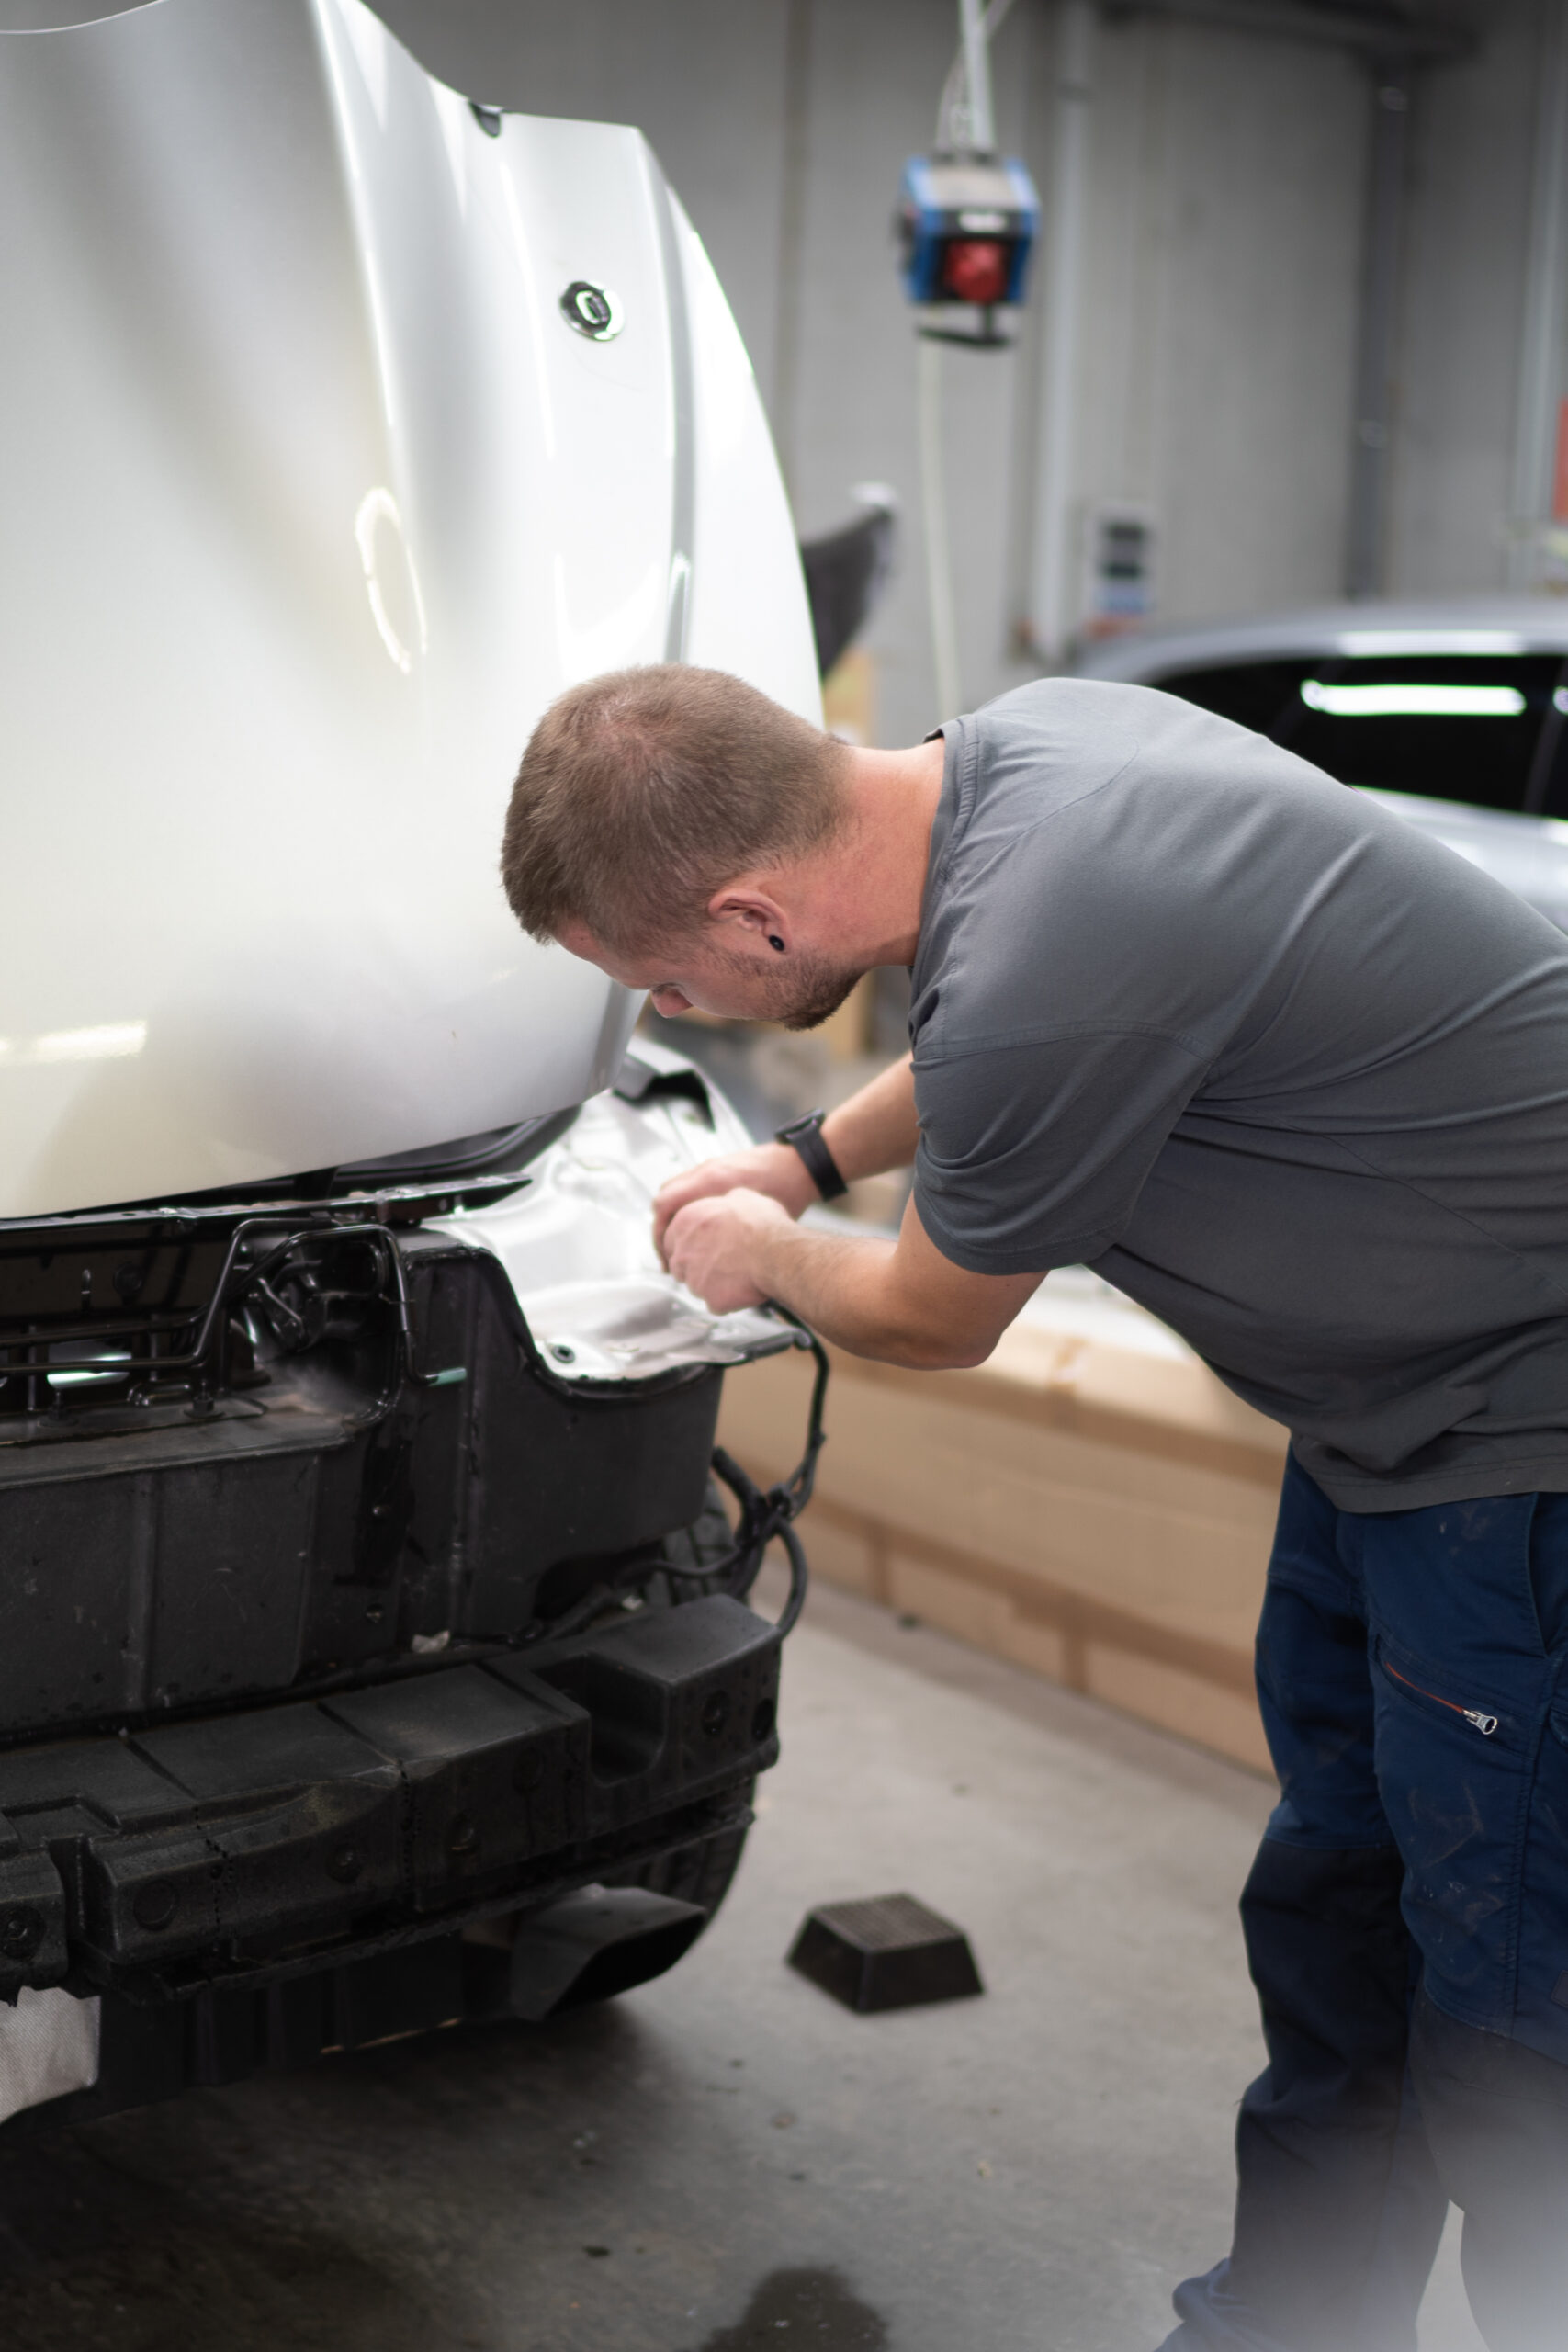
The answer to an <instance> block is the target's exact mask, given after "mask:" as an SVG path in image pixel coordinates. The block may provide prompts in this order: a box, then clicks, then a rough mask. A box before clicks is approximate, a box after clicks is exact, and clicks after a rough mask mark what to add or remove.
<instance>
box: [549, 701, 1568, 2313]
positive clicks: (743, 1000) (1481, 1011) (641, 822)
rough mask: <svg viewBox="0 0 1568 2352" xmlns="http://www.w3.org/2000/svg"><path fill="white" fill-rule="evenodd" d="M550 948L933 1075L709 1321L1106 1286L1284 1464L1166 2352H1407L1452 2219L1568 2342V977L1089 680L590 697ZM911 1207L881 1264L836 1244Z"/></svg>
mask: <svg viewBox="0 0 1568 2352" xmlns="http://www.w3.org/2000/svg"><path fill="white" fill-rule="evenodd" d="M503 874H504V878H505V882H506V887H507V890H508V894H509V897H510V899H511V901H512V905H513V909H514V910H515V912H516V914H517V916H518V919H519V921H520V922H522V923H523V924H524V925H525V928H526V929H527V930H528V931H530V932H531V933H534V934H535V935H536V937H539V938H545V939H556V940H559V941H560V942H561V943H562V944H564V945H565V946H567V947H568V948H570V950H571V951H572V953H573V954H575V955H578V956H584V957H586V958H587V959H588V960H589V961H591V962H592V963H593V964H595V965H597V966H598V967H600V968H601V969H602V970H604V971H605V972H607V973H609V974H610V975H611V976H612V977H613V978H615V979H617V980H620V981H623V982H624V983H625V984H626V986H628V987H630V988H634V989H648V990H649V992H650V994H651V996H652V998H653V1001H654V1003H655V1004H656V1005H657V1006H658V1008H659V1009H660V1012H668V1013H675V1012H683V1011H685V1010H686V1009H687V1008H688V1007H694V1008H697V1009H700V1010H702V1011H704V1012H714V1013H721V1014H728V1015H732V1016H736V1017H739V1018H744V1019H761V1020H773V1021H783V1022H784V1023H786V1024H788V1025H789V1026H791V1027H795V1028H808V1027H810V1026H812V1025H813V1024H814V1023H818V1022H819V1021H821V1020H823V1019H824V1018H826V1016H827V1015H828V1014H829V1012H832V1011H833V1010H834V1009H835V1007H836V1006H837V1005H839V1004H840V1003H841V1002H842V1001H843V999H844V998H845V996H846V995H847V994H848V992H849V990H850V989H852V987H853V986H854V983H855V982H856V980H857V979H858V978H860V977H861V975H862V974H863V973H864V972H868V971H870V970H872V969H873V968H874V967H876V966H879V965H885V964H887V965H892V964H902V965H907V966H908V967H909V970H910V976H911V985H912V1006H911V1011H910V1016H909V1035H910V1040H911V1044H912V1047H913V1050H912V1052H911V1054H910V1056H909V1057H908V1060H906V1061H904V1062H901V1063H900V1064H898V1065H897V1068H895V1069H889V1070H887V1071H886V1072H885V1073H884V1074H883V1075H882V1076H881V1077H880V1078H878V1079H876V1080H874V1081H873V1082H872V1083H871V1084H870V1085H869V1086H867V1087H865V1088H864V1089H863V1091H861V1092H860V1093H859V1094H857V1095H855V1096H854V1097H853V1098H852V1100H851V1101H849V1102H848V1103H844V1104H843V1105H842V1106H841V1107H840V1109H838V1110H836V1111H834V1112H833V1113H832V1114H830V1116H829V1117H828V1118H827V1120H826V1121H824V1122H821V1123H820V1125H819V1126H818V1125H808V1126H807V1129H806V1131H805V1132H803V1133H798V1134H797V1135H796V1136H795V1137H794V1139H792V1140H786V1141H775V1142H773V1143H767V1144H761V1145H759V1146H758V1147H757V1148H755V1149H754V1150H751V1151H747V1152H742V1153H739V1154H735V1155H730V1156H728V1157H727V1158H724V1159H714V1160H711V1161H709V1162H707V1163H706V1164H705V1166H703V1167H700V1168H697V1169H695V1170H693V1171H692V1172H691V1173H690V1174H689V1175H686V1176H683V1177H681V1178H679V1179H677V1180H676V1181H675V1182H673V1183H671V1184H670V1185H668V1186H666V1188H665V1190H664V1192H663V1193H661V1194H660V1199H659V1203H658V1208H657V1215H656V1237H657V1239H658V1241H659V1245H660V1250H661V1252H662V1255H663V1257H664V1259H665V1261H666V1262H667V1264H668V1265H669V1267H670V1269H671V1272H673V1273H675V1274H676V1275H678V1276H679V1277H680V1279H681V1280H682V1282H684V1283H687V1284H688V1285H689V1286H690V1287H691V1289H692V1290H694V1292H696V1293H697V1294H698V1295H700V1296H701V1297H702V1298H703V1299H705V1301H706V1303H707V1305H708V1306H710V1307H711V1308H713V1309H715V1310H716V1311H724V1310H726V1309H728V1308H733V1307H739V1306H753V1305H755V1304H757V1303H758V1302H759V1301H761V1300H763V1299H776V1300H779V1301H781V1302H782V1303H783V1304H784V1306H788V1307H790V1308H792V1309H793V1310H794V1311H795V1313H796V1314H797V1315H800V1316H801V1317H804V1318H805V1319H806V1320H807V1322H808V1323H810V1324H812V1325H813V1326H814V1327H815V1328H816V1329H818V1330H819V1331H821V1332H823V1333H824V1334H825V1335H826V1336H827V1337H828V1338H829V1339H830V1340H835V1341H836V1342H837V1343H838V1344H839V1345H840V1347H843V1348H846V1349H849V1350H851V1351H853V1352H855V1353H858V1354H861V1355H866V1356H873V1357H876V1358H879V1359H881V1360H882V1361H884V1362H887V1363H900V1364H908V1365H913V1366H916V1367H933V1368H934V1367H940V1366H943V1365H959V1364H976V1363H981V1362H982V1361H983V1360H984V1358H985V1357H986V1356H987V1354H988V1353H989V1352H990V1351H991V1349H992V1348H993V1347H994V1346H995V1344H996V1342H997V1340H998V1337H999V1335H1000V1334H1001V1332H1002V1331H1004V1330H1005V1329H1006V1328H1007V1326H1008V1325H1009V1324H1010V1322H1011V1320H1012V1318H1013V1317H1014V1316H1015V1315H1016V1314H1017V1313H1018V1311H1019V1309H1020V1307H1021V1306H1022V1305H1023V1303H1024V1301H1025V1300H1026V1299H1027V1298H1028V1297H1029V1295H1031V1293H1032V1291H1033V1290H1034V1289H1035V1287H1036V1285H1037V1284H1038V1283H1039V1281H1040V1279H1041V1277H1042V1275H1043V1274H1044V1273H1046V1272H1048V1271H1049V1270H1050V1269H1051V1268H1052V1267H1053V1266H1065V1265H1070V1264H1077V1263H1080V1262H1081V1263H1085V1264H1088V1265H1090V1266H1092V1267H1093V1268H1094V1269H1095V1270H1096V1272H1099V1273H1100V1274H1102V1275H1103V1276H1104V1277H1105V1279H1106V1280H1107V1281H1108V1282H1111V1283H1114V1284H1115V1285H1116V1287H1117V1288H1118V1289H1120V1290H1122V1291H1125V1292H1126V1293H1127V1294H1128V1295H1130V1296H1131V1297H1133V1298H1134V1299H1137V1300H1138V1301H1139V1302H1140V1303H1141V1304H1142V1305H1143V1306H1146V1307H1148V1308H1149V1309H1150V1310H1151V1311H1152V1312H1153V1313H1154V1314H1156V1315H1157V1316H1159V1317H1162V1318H1163V1320H1164V1321H1165V1322H1167V1323H1168V1324H1169V1325H1171V1326H1172V1327H1173V1328H1174V1329H1176V1330H1177V1331H1179V1332H1180V1333H1181V1334H1182V1335H1183V1337H1184V1338H1185V1339H1187V1340H1189V1341H1190V1343H1191V1345H1192V1346H1193V1347H1194V1348H1195V1349H1197V1351H1199V1353H1200V1354H1201V1356H1202V1357H1203V1358H1204V1359H1205V1360H1206V1362H1207V1363H1209V1364H1210V1365H1211V1366H1212V1367H1213V1370H1214V1372H1215V1373H1216V1374H1218V1375H1219V1377H1220V1378H1221V1379H1222V1380H1224V1382H1225V1383H1226V1384H1227V1385H1228V1386H1230V1387H1231V1388H1233V1389H1235V1391H1236V1393H1237V1394H1238V1395H1240V1396H1241V1397H1245V1398H1246V1399H1247V1401H1248V1403H1250V1404H1252V1405H1254V1406H1256V1407H1257V1408H1258V1409H1259V1410H1260V1411H1262V1412H1264V1413H1267V1414H1270V1415H1272V1416H1273V1418H1274V1419H1276V1420H1279V1421H1281V1422H1283V1423H1284V1424H1285V1426H1286V1427H1287V1428H1288V1429H1289V1430H1290V1431H1291V1439H1292V1442H1291V1452H1290V1458H1289V1464H1288V1467H1287V1469H1286V1472H1285V1481H1284V1491H1283V1494H1282V1497H1281V1500H1280V1521H1279V1529H1278V1534H1277V1537H1276V1542H1275V1547H1274V1554H1273V1558H1272V1561H1271V1564H1270V1567H1269V1585H1268V1594H1267V1598H1266V1600H1265V1602H1264V1608H1263V1618H1262V1623H1261V1626H1260V1628H1259V1633H1258V1694H1259V1698H1260V1701H1261V1704H1262V1709H1263V1715H1264V1720H1265V1723H1266V1724H1267V1727H1268V1733H1269V1744H1270V1747H1271V1750H1272V1753H1273V1757H1274V1760H1275V1764H1276V1766H1277V1768H1278V1771H1279V1775H1280V1804H1279V1805H1278V1806H1277V1808H1276V1810H1275V1812H1274V1815H1273V1816H1272V1818H1271V1820H1270V1823H1269V1831H1268V1834H1267V1836H1266V1837H1265V1838H1264V1841H1263V1844H1262V1847H1261V1849H1260V1850H1259V1852H1258V1860H1257V1862H1256V1863H1255V1865H1254V1868H1253V1871H1252V1874H1251V1877H1250V1878H1249V1880H1248V1882H1247V1889H1246V1892H1245V1894H1244V1895H1243V1898H1242V1909H1243V1916H1244V1920H1245V1925H1246V1932H1247V1950H1248V1954H1249V1958H1250V1961H1251V1966H1252V1973H1253V1976H1254V1979H1255V1981H1256V1983H1257V1985H1258V1991H1259V1994H1260V1996H1261V2000H1262V2006H1263V2019H1264V2028H1265V2033H1266V2037H1267V2042H1268V2051H1269V2064H1268V2066H1267V2067H1266V2069H1265V2071H1264V2073H1263V2074H1262V2075H1260V2076H1259V2077H1258V2080H1257V2082H1255V2083H1254V2084H1253V2085H1252V2086H1251V2087H1250V2089H1249V2090H1248V2091H1247V2094H1246V2097H1245V2098H1244V2099H1243V2102H1242V2108H1241V2116H1240V2122H1239V2127H1238V2131H1237V2165H1238V2195H1237V2202H1236V2215H1235V2237H1234V2243H1233V2245H1232V2248H1231V2252H1230V2255H1229V2256H1228V2257H1227V2258H1226V2259H1225V2260H1224V2261H1222V2262H1220V2263H1219V2264H1217V2265H1216V2266H1215V2267H1214V2268H1213V2270H1211V2271H1210V2272H1209V2273H1208V2275H1207V2276H1206V2277H1204V2278H1194V2279H1190V2280H1188V2281H1187V2283H1186V2284H1185V2285H1184V2286H1182V2287H1181V2288H1179V2290H1178V2292H1177V2297H1176V2307H1177V2312H1178V2315H1179V2325H1178V2327H1177V2329H1176V2331H1175V2333H1174V2334H1173V2335H1171V2336H1170V2337H1169V2338H1168V2344H1167V2347H1166V2352H1219V2347H1222V2346H1224V2347H1227V2352H1404V2347H1413V2346H1414V2345H1415V2341H1416V2333H1415V2329H1416V2308H1417V2306H1418V2304H1419V2301H1420V2298H1421V2292H1422V2289H1423V2286H1424V2284H1425V2281H1426V2278H1427V2273H1428V2271H1429V2268H1430V2266H1431V2262H1432V2258H1433V2256H1434V2253H1435V2251H1436V2248H1437V2245H1438V2236H1439V2233H1440V2232H1441V2229H1442V2226H1443V2221H1444V2216H1445V2213H1446V2211H1447V2207H1448V2204H1449V2202H1450V2199H1451V2200H1452V2201H1453V2202H1454V2203H1456V2204H1458V2205H1460V2206H1461V2207H1462V2208H1463V2211H1464V2216H1465V2223H1464V2268H1465V2278H1466V2284H1467V2286H1468V2289H1469V2292H1470V2297H1471V2301H1472V2308H1473V2310H1474V2312H1475V2316H1476V2320H1477V2323H1478V2324H1479V2326H1480V2328H1481V2330H1482V2333H1483V2335H1484V2337H1485V2339H1486V2342H1487V2344H1488V2346H1490V2347H1491V2352H1562V2346H1564V2345H1568V941H1565V940H1564V939H1563V938H1562V936H1561V935H1560V934H1559V933H1557V932H1556V931H1555V930H1554V929H1553V928H1552V927H1551V924H1550V923H1548V922H1546V921H1545V919H1544V918H1543V917H1542V916H1540V915H1539V914H1536V913H1534V912H1532V911H1531V910H1529V908H1527V907H1525V906H1524V905H1523V904H1522V903H1521V902H1520V901H1519V900H1517V899H1515V898H1513V897H1512V896H1511V895H1510V894H1509V893H1508V892H1507V891H1506V889H1504V888H1502V886H1501V885H1500V884H1498V883H1496V882H1495V881H1493V880H1491V879H1489V878H1488V877H1487V876H1484V875H1483V874H1481V873H1479V872H1478V871H1477V870H1476V869H1475V868H1474V867H1472V866H1471V865H1467V864H1466V863H1465V862H1464V861H1463V860H1462V859H1461V858H1459V857H1457V856H1455V855H1454V854H1452V853H1451V852H1450V851H1449V850H1448V849H1446V848H1444V847H1442V846H1441V845H1440V844H1439V843H1438V842H1434V841H1432V840H1430V839H1428V838H1427V837H1426V836H1424V835H1423V834H1421V833H1419V832H1417V831H1415V830H1414V829H1412V828H1410V827H1408V826H1406V825H1404V824H1403V823H1402V822H1401V821H1400V820H1399V819H1398V818H1396V817H1394V816H1393V815H1392V814H1390V813H1389V812H1387V811H1386V810H1384V809H1382V808H1380V807H1379V806H1377V805H1376V804H1375V803H1374V802H1373V801H1371V800H1370V799H1368V798H1366V797H1363V796H1361V795H1359V794H1358V793H1355V792H1353V791H1350V790H1348V789H1347V788H1346V787H1344V786H1341V785H1339V784H1337V783H1334V782H1333V781H1331V780H1330V778H1329V777H1327V776H1326V775H1323V774H1322V773H1321V772H1320V771H1318V770H1317V769H1315V768H1313V767H1310V766H1308V765H1307V764H1306V763H1304V762H1303V761H1301V760H1299V759H1296V758H1294V757H1293V756H1292V754H1291V753H1290V752H1284V751H1280V750H1279V749H1278V748H1277V747H1275V746H1274V745H1273V744H1271V743H1269V742H1268V741H1266V740H1264V739H1263V738H1261V737H1259V736H1257V735H1253V734H1250V733H1248V732H1247V730H1246V729H1243V728H1240V727H1236V726H1233V725H1232V724H1231V723H1230V722H1229V721H1227V720H1225V719H1222V718H1213V717H1211V716H1210V715H1208V714H1207V713H1205V712H1201V711H1199V710H1196V709H1193V708H1191V707H1189V706H1188V705H1186V704H1184V703H1181V702H1179V701H1176V700H1173V699H1171V698H1170V697H1168V696H1167V695H1160V694H1156V693H1151V692H1148V691H1146V690H1145V689H1144V688H1141V687H1136V686H1122V685H1109V684H1090V683H1087V682H1083V681H1075V680H1065V679H1053V680H1048V681H1043V682H1042V683H1040V684H1033V685H1029V686H1025V687H1022V688H1021V689H1020V690H1019V691H1018V692H1017V693H1015V694H1010V695H1004V696H1003V697H1002V699H1001V700H1000V701H998V702H995V703H992V704H990V705H989V706H988V707H987V708H985V709H984V710H981V711H979V712H976V713H975V714H974V715H973V716H970V717H967V718H956V719H953V721H951V722H950V723H949V724H948V725H947V726H946V727H945V728H944V729H942V732H941V734H940V736H937V737H934V738H932V739H931V741H927V742H925V743H921V744H919V745H916V746H914V747H913V748H912V749H909V750H907V751H897V752H885V751H862V750H850V749H847V748H846V747H845V746H843V745H841V744H839V743H835V742H833V741H830V740H829V738H828V737H826V736H824V735H822V734H819V733H818V731H817V730H816V729H813V728H812V727H810V726H808V725H807V724H806V723H805V722H804V721H803V720H801V719H798V718H794V717H792V716H791V715H789V714H788V713H787V712H785V711H784V710H781V709H779V708H778V707H776V706H774V705H773V704H772V703H771V702H769V701H768V700H767V699H766V698H765V697H764V696H763V695H760V694H758V693H756V692H755V691H754V690H753V689H752V688H750V687H749V686H746V685H744V684H741V683H740V682H739V680H737V679H734V678H730V677H727V676H723V675H721V674H719V673H716V672H711V671H703V670H695V669H687V668H683V667H668V668H649V669H645V670H633V671H626V672H622V673H617V674H615V675H613V676H609V677H604V678H598V679H595V680H592V682H590V683H589V684H586V685H582V686H580V687H577V688H575V689H573V690H572V691H571V692H570V693H569V694H567V695H563V696H562V698H561V700H560V701H559V702H558V703H557V704H556V705H555V707H553V708H552V709H551V710H550V711H548V712H547V714H546V716H545V718H543V719H542V720H541V722H540V724H539V726H538V728H537V729H536V732H535V735H534V737H533V740H532V741H531V742H530V743H529V745H528V749H527V752H526V753H525V758H524V761H523V764H522V769H521V772H520V774H519V775H518V778H517V783H516V786H515V788H514V791H513V799H512V806H511V810H510V814H509V817H508V821H507V828H506V841H505V849H504V855H503ZM910 1162H912V1163H913V1166H914V1171H915V1173H914V1190H913V1194H912V1197H911V1200H910V1204H909V1207H908V1212H907V1214H906V1216H905V1217H904V1220H903V1225H902V1227H901V1229H900V1231H899V1234H898V1237H897V1240H896V1241H887V1240H880V1239H873V1238H851V1237H849V1236H845V1237H843V1238H840V1237H839V1236H836V1235H828V1234H823V1233H819V1232H816V1231H804V1230H802V1228H801V1227H799V1226H798V1225H797V1224H796V1223H795V1219H796V1218H797V1217H798V1216H799V1214H800V1212H801V1210H802V1209H804V1208H805V1207H806V1206H807V1204H809V1203H811V1202H812V1201H815V1200H816V1199H817V1198H818V1195H819V1193H832V1192H834V1191H835V1190H836V1189H837V1188H839V1187H840V1185H841V1183H842V1182H845V1181H852V1180H853V1179H854V1178H856V1177H860V1176H868V1175H872V1174H874V1173H876V1172H877V1171H879V1170H885V1169H893V1168H899V1167H904V1166H907V1165H908V1164H909V1163H910Z"/></svg>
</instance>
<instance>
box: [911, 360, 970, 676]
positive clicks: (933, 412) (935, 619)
mask: <svg viewBox="0 0 1568 2352" xmlns="http://www.w3.org/2000/svg"><path fill="white" fill-rule="evenodd" d="M915 349H916V351H917V353H918V355H919V356H918V358H917V360H916V366H917V368H919V391H918V395H917V408H918V411H919V437H920V521H921V525H922V528H923V535H924V538H925V552H926V599H927V603H928V605H929V607H930V611H931V670H932V674H933V677H934V679H935V684H936V705H937V707H936V716H937V718H938V719H939V720H940V719H946V718H957V716H958V714H959V712H960V711H961V710H962V709H963V707H964V698H963V691H962V684H961V674H960V670H959V661H958V614H957V609H956V606H955V605H954V602H953V559H952V555H951V553H950V550H949V547H948V537H947V482H946V470H947V469H946V466H945V464H944V462H943V455H944V453H943V448H942V345H941V344H940V343H939V342H938V341H937V340H936V338H935V336H933V335H920V336H918V337H917V339H916V344H915Z"/></svg>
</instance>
